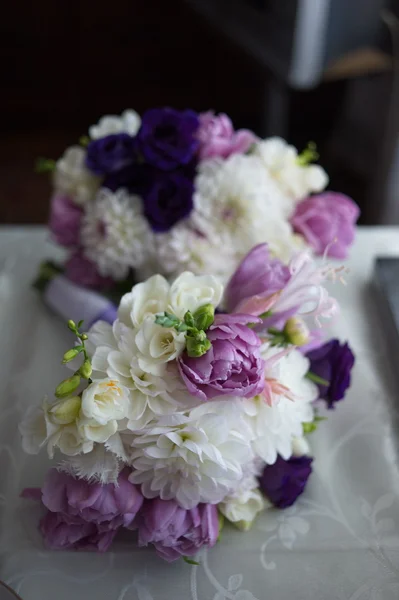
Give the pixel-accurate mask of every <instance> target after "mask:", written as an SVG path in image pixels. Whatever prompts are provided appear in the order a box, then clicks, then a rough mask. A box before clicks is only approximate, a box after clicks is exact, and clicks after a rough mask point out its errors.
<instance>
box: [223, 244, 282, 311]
mask: <svg viewBox="0 0 399 600" xmlns="http://www.w3.org/2000/svg"><path fill="white" fill-rule="evenodd" d="M289 278H290V272H289V270H288V268H287V267H286V266H285V265H284V264H283V263H282V262H281V261H280V260H278V259H277V258H271V256H270V254H269V249H268V247H267V244H259V245H258V246H255V248H253V249H252V250H251V251H250V252H249V253H248V254H247V255H246V256H245V258H244V259H243V260H242V261H241V263H240V264H239V266H238V267H237V269H236V271H235V273H234V274H233V276H232V277H231V279H230V281H229V282H228V284H227V287H226V290H225V294H224V305H225V307H226V309H227V310H228V311H229V312H240V311H245V306H246V304H247V303H248V301H250V302H251V303H253V302H256V301H257V299H259V300H260V301H261V303H263V301H264V299H265V298H268V297H270V296H272V294H274V293H276V292H278V291H279V290H281V289H283V288H284V286H285V285H286V283H287V281H288V280H289Z"/></svg>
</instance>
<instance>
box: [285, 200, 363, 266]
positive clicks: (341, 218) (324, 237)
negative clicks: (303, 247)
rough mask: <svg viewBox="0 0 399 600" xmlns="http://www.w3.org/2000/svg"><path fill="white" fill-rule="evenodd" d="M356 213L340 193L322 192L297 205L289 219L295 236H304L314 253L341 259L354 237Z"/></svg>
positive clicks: (353, 206)
mask: <svg viewBox="0 0 399 600" xmlns="http://www.w3.org/2000/svg"><path fill="white" fill-rule="evenodd" d="M359 214H360V210H359V207H358V206H357V204H355V202H354V201H353V200H352V199H351V198H349V197H348V196H344V195H343V194H338V193H336V192H325V193H324V194H318V195H316V196H310V197H309V198H306V199H305V200H302V202H300V203H299V204H298V205H297V207H296V209H295V213H294V215H293V216H292V218H291V224H292V226H293V227H294V229H295V231H296V232H297V233H300V234H301V235H303V236H304V238H305V239H306V241H307V242H308V244H309V245H310V246H311V247H312V248H313V249H314V251H315V252H316V254H319V255H323V254H324V252H325V251H326V249H327V248H328V250H327V255H328V256H331V257H333V258H345V257H346V256H347V254H348V248H349V246H350V245H351V244H352V242H353V240H354V238H355V231H356V221H357V219H358V217H359Z"/></svg>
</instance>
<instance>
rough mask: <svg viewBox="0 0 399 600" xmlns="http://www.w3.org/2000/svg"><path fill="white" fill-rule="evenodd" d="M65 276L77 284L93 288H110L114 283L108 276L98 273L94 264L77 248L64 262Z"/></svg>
mask: <svg viewBox="0 0 399 600" xmlns="http://www.w3.org/2000/svg"><path fill="white" fill-rule="evenodd" d="M65 276H66V277H67V278H68V279H70V280H71V281H73V282H74V283H77V284H78V285H83V286H84V287H88V288H93V289H95V290H102V289H107V288H110V287H112V285H113V283H114V281H113V280H112V279H111V278H110V277H103V276H102V275H100V274H99V272H98V270H97V267H96V265H95V264H94V263H93V262H92V261H91V260H89V259H88V258H87V257H86V256H85V255H84V254H83V252H82V250H77V251H76V252H75V253H74V254H72V256H71V257H70V258H69V259H68V260H67V262H66V263H65Z"/></svg>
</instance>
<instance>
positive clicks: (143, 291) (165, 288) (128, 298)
mask: <svg viewBox="0 0 399 600" xmlns="http://www.w3.org/2000/svg"><path fill="white" fill-rule="evenodd" d="M169 288H170V286H169V283H168V282H167V281H166V279H165V278H164V277H162V275H153V276H152V277H150V278H149V279H147V281H144V282H143V283H138V284H137V285H135V286H134V287H133V289H132V291H131V292H129V293H128V294H125V295H124V296H122V299H121V301H120V304H119V309H118V318H119V319H120V321H122V322H123V323H125V325H128V326H129V327H132V326H134V327H139V326H140V325H141V324H142V323H143V321H144V319H145V318H146V317H147V316H151V315H152V317H153V318H154V319H155V315H156V314H157V313H161V312H164V311H165V310H167V308H168V304H169Z"/></svg>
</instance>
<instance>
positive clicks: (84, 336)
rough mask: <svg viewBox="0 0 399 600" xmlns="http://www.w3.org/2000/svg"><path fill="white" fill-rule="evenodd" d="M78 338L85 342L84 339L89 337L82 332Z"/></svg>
mask: <svg viewBox="0 0 399 600" xmlns="http://www.w3.org/2000/svg"><path fill="white" fill-rule="evenodd" d="M80 339H81V340H83V341H84V342H85V341H86V340H88V339H89V336H88V335H87V333H82V335H81V336H80Z"/></svg>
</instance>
